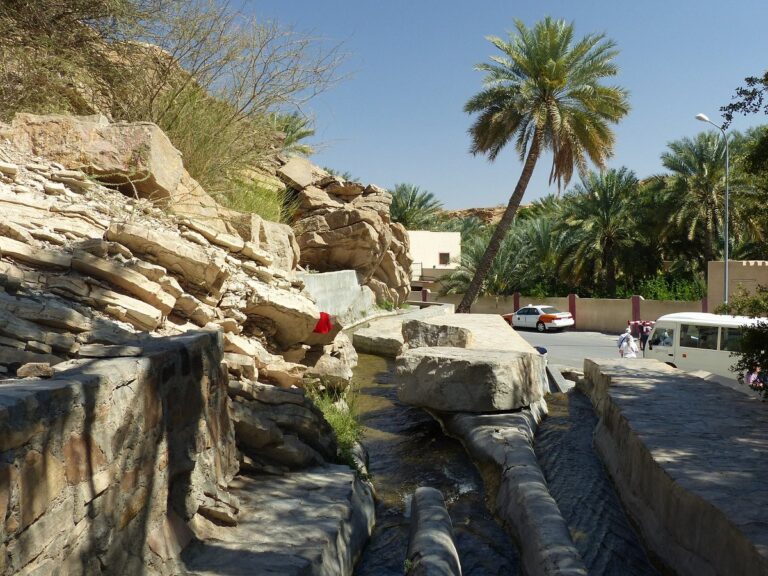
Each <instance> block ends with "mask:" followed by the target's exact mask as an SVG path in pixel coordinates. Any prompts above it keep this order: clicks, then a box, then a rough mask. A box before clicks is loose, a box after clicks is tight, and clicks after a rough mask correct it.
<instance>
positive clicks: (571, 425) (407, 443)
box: [354, 354, 659, 576]
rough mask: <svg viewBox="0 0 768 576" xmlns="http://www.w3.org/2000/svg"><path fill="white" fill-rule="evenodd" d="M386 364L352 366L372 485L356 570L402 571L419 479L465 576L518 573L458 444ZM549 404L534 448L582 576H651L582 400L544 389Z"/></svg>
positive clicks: (369, 573) (370, 574) (371, 360)
mask: <svg viewBox="0 0 768 576" xmlns="http://www.w3.org/2000/svg"><path fill="white" fill-rule="evenodd" d="M393 368H394V365H393V363H392V362H391V361H388V360H385V359H383V358H378V357H376V356H367V355H363V354H361V355H360V361H359V364H358V367H357V369H356V371H355V389H356V391H357V394H358V395H357V398H356V400H355V405H354V406H355V412H356V413H357V414H358V416H359V417H360V420H361V422H362V424H363V427H364V431H365V436H364V439H363V443H364V444H365V446H366V448H367V450H368V453H369V459H370V462H369V472H370V473H371V474H372V477H373V483H374V486H375V489H376V527H375V529H374V533H373V535H372V537H371V540H370V541H369V544H368V546H367V548H366V550H365V552H364V553H363V556H362V558H361V560H360V562H358V565H357V567H356V569H355V574H356V575H357V576H388V575H402V574H403V572H404V562H405V556H406V550H407V546H408V530H409V504H410V502H409V499H410V496H411V495H412V494H413V492H414V490H415V489H416V488H417V487H419V486H431V487H433V488H437V489H438V490H440V491H441V492H442V493H443V497H444V498H445V500H446V504H447V508H448V511H449V513H450V515H451V519H452V521H453V526H454V533H455V538H456V546H457V548H458V551H459V556H460V559H461V565H462V571H463V574H464V575H465V576H466V575H469V576H473V575H487V574H499V575H501V574H504V575H515V574H519V573H520V566H519V564H520V560H519V556H518V551H517V550H516V549H515V546H514V544H513V543H512V540H511V539H510V537H509V536H508V535H507V534H506V532H505V531H504V530H503V529H502V528H501V526H500V525H499V524H498V523H497V522H496V521H495V520H494V518H493V517H492V515H491V514H490V513H489V512H488V509H487V508H486V506H485V497H486V496H485V492H484V489H483V483H482V480H481V478H480V475H479V473H478V471H477V470H476V468H475V466H474V465H473V464H472V462H471V460H470V459H469V457H468V456H467V455H466V453H465V451H464V448H463V447H462V446H461V444H460V443H459V442H458V441H456V440H454V439H452V438H449V437H447V436H445V435H444V434H443V433H442V430H441V429H440V425H439V424H438V423H437V422H436V421H435V420H433V419H432V417H431V416H429V415H428V414H427V413H426V412H424V411H423V410H420V409H418V408H413V407H410V406H407V405H404V404H401V403H400V402H399V401H398V400H397V393H396V390H397V385H396V383H395V382H394V378H393V376H394V374H393V372H394V370H393ZM547 404H548V406H549V416H548V417H547V418H545V419H544V420H543V421H542V423H541V425H540V426H539V430H538V432H537V434H536V439H535V443H534V448H535V450H536V454H537V457H538V459H539V464H540V465H541V468H542V471H543V472H544V475H545V477H546V479H547V483H548V485H549V489H550V492H551V494H552V496H553V497H554V499H555V500H556V501H557V504H558V505H559V507H560V510H561V511H562V514H563V517H564V518H565V521H566V523H567V524H568V527H569V529H570V531H571V535H572V537H573V540H574V543H575V545H576V548H577V549H578V551H579V553H580V554H581V556H582V557H583V559H584V563H585V564H586V566H587V570H588V571H589V574H590V576H651V575H657V574H659V572H658V571H657V569H656V568H655V567H654V565H653V564H652V563H651V561H650V560H649V558H648V555H647V554H646V552H645V550H644V549H643V547H642V544H641V541H640V538H639V537H638V535H637V533H636V532H635V530H634V528H633V526H632V524H631V523H630V521H629V519H628V518H627V516H626V514H625V512H624V509H623V507H622V505H621V502H620V500H619V498H618V495H617V494H616V491H615V489H614V487H613V484H612V482H611V480H610V478H609V477H608V475H607V472H606V470H605V468H604V466H603V464H602V461H601V460H600V458H599V456H598V455H597V453H596V452H595V450H594V447H593V445H592V434H593V431H594V429H595V426H596V425H597V416H596V414H595V412H594V410H593V409H592V405H591V403H590V401H589V399H588V398H586V397H585V396H584V395H582V394H580V393H578V392H575V391H574V392H571V393H569V394H553V395H550V396H548V397H547Z"/></svg>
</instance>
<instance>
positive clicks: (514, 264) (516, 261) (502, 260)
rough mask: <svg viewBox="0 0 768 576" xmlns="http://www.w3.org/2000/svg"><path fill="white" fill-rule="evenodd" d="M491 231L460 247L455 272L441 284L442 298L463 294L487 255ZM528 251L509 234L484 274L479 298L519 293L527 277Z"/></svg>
mask: <svg viewBox="0 0 768 576" xmlns="http://www.w3.org/2000/svg"><path fill="white" fill-rule="evenodd" d="M490 237H491V233H490V231H485V233H480V234H478V235H475V236H471V237H470V238H469V239H468V240H467V241H466V242H462V245H461V261H460V262H459V266H458V268H457V269H456V270H455V271H454V272H452V273H451V274H450V275H449V276H447V277H446V278H445V279H443V280H442V282H441V284H442V286H441V292H442V293H443V294H463V293H466V290H467V287H468V286H469V283H470V282H471V281H472V279H473V278H474V276H475V274H476V271H477V266H478V264H479V263H480V262H481V261H482V258H483V254H485V253H486V252H487V249H488V241H489V240H490ZM527 261H528V249H527V247H526V246H525V245H524V244H523V243H522V242H520V238H519V236H518V235H517V234H508V235H507V237H506V238H505V239H504V241H503V242H502V243H501V247H500V249H499V251H498V252H497V254H496V258H494V260H493V263H492V264H491V268H490V270H489V272H488V274H486V276H485V279H484V281H483V285H482V286H481V288H480V295H485V294H489V295H492V296H504V295H508V294H512V293H513V292H514V291H515V290H517V289H518V286H519V283H520V279H521V278H522V277H524V276H525V275H526V273H527Z"/></svg>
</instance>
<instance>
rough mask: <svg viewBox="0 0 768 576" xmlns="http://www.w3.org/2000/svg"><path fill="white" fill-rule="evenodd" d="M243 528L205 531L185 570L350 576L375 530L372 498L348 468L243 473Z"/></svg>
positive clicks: (199, 574) (236, 491)
mask: <svg viewBox="0 0 768 576" xmlns="http://www.w3.org/2000/svg"><path fill="white" fill-rule="evenodd" d="M229 489H230V492H231V493H232V494H233V495H235V496H237V498H238V499H239V501H240V515H239V517H238V524H237V526H233V527H223V526H219V525H216V524H213V523H208V524H207V525H206V526H202V525H201V526H199V528H200V529H201V530H202V531H203V532H204V533H205V532H208V533H207V534H205V536H206V537H205V541H204V542H196V543H194V544H191V545H190V546H189V547H188V548H187V549H186V550H185V551H184V553H183V555H182V560H183V567H180V569H181V568H183V569H184V573H188V574H194V575H196V576H209V575H210V576H213V575H222V574H226V575H227V576H240V575H242V576H246V575H252V574H263V575H268V574H275V575H278V574H279V575H280V576H291V575H302V576H303V575H328V576H331V575H342V574H351V573H352V567H353V564H354V561H355V559H356V558H357V556H358V555H359V554H360V553H361V552H362V549H363V546H364V544H365V542H366V541H367V539H368V536H369V535H370V533H371V530H372V529H373V523H374V509H373V495H372V492H371V489H370V487H369V485H368V484H367V483H364V482H362V481H361V480H360V479H359V478H358V477H357V475H356V473H355V472H354V471H353V470H351V469H350V468H349V467H348V466H339V465H328V466H324V467H320V468H314V469H310V470H307V471H303V472H295V473H290V474H286V475H284V476H274V477H268V476H259V477H258V478H250V477H248V476H238V477H237V478H236V479H235V480H234V481H233V482H232V483H231V484H230V486H229Z"/></svg>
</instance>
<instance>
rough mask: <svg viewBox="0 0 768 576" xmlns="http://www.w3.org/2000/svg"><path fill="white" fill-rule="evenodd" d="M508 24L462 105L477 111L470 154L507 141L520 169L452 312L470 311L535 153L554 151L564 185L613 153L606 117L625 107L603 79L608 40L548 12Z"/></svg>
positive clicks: (612, 119) (494, 150)
mask: <svg viewBox="0 0 768 576" xmlns="http://www.w3.org/2000/svg"><path fill="white" fill-rule="evenodd" d="M515 28H516V30H517V33H516V35H510V37H509V39H508V40H503V39H501V38H497V37H490V38H489V41H490V42H491V43H492V44H493V45H494V46H495V47H496V48H497V49H498V50H499V51H500V52H501V55H499V56H493V57H491V60H492V63H483V64H479V65H478V66H477V69H478V70H481V71H483V72H485V73H486V77H485V82H484V84H485V88H484V89H483V90H482V91H481V92H480V93H478V94H476V95H475V96H474V97H472V98H471V99H470V100H469V101H468V102H467V103H466V105H465V106H464V110H465V111H466V112H468V113H470V114H479V116H478V117H477V118H476V120H475V122H474V123H473V125H472V126H471V128H470V130H469V133H470V135H471V137H472V146H471V151H472V153H473V154H487V155H488V158H489V160H491V161H493V160H495V159H496V157H497V156H498V154H499V153H500V152H501V150H502V149H503V148H504V147H505V146H506V145H507V144H508V143H509V142H510V141H512V140H514V144H515V149H516V150H517V152H518V154H519V155H520V159H521V161H523V170H522V172H521V174H520V178H519V179H518V181H517V185H516V186H515V190H514V192H513V194H512V196H511V198H510V200H509V203H508V205H507V208H506V210H505V212H504V216H502V219H501V221H500V222H499V224H498V226H497V227H496V230H495V232H494V234H493V236H492V237H491V239H490V241H489V243H488V249H487V251H486V254H485V255H484V256H483V259H482V261H481V262H480V264H479V265H478V267H477V270H476V273H475V276H474V278H473V279H472V282H471V283H470V285H469V287H468V289H467V292H466V293H465V295H464V298H463V300H462V301H461V304H459V306H458V308H457V311H458V312H469V310H470V307H471V305H472V303H473V302H474V301H475V299H476V298H477V295H478V293H479V291H480V287H481V286H482V285H483V282H484V279H485V276H486V274H488V271H489V270H490V267H491V264H492V262H493V260H494V258H495V256H496V253H497V252H498V250H499V247H500V246H501V243H502V240H503V239H504V237H505V236H506V233H507V231H508V230H509V227H510V226H511V224H512V220H513V218H514V216H515V212H516V211H517V208H518V206H519V205H520V201H521V200H522V198H523V195H524V194H525V189H526V188H527V186H528V182H529V181H530V178H531V175H532V174H533V169H534V167H535V166H536V162H537V161H538V159H539V156H540V155H541V153H542V152H543V151H544V150H550V151H551V152H552V155H553V161H552V167H551V170H550V174H549V179H550V183H551V182H557V184H558V187H560V186H561V185H567V184H568V182H569V181H570V179H571V176H572V175H573V171H574V168H576V169H578V170H579V172H582V173H583V172H585V171H586V169H587V163H588V161H592V162H593V163H594V164H595V165H597V166H598V167H600V168H602V167H603V166H604V165H605V161H606V159H607V158H608V157H610V155H611V154H612V153H613V144H614V136H613V132H612V130H611V128H610V124H611V123H616V122H618V121H619V120H620V119H621V118H623V117H624V116H625V115H626V114H627V112H628V111H629V104H628V101H627V92H626V90H624V89H623V88H620V87H617V86H607V85H605V84H603V80H604V79H605V78H608V77H612V76H615V75H616V74H617V72H618V68H617V66H616V65H615V63H614V58H615V57H616V55H617V50H616V49H615V44H614V42H613V41H611V40H608V39H606V37H605V36H604V35H602V34H597V35H595V34H590V35H587V36H585V37H584V38H583V39H581V40H579V41H577V42H575V41H574V37H573V36H574V33H573V25H572V24H568V23H566V22H564V21H562V20H552V19H551V18H546V19H544V20H543V21H541V22H539V23H537V24H536V25H535V26H534V27H533V28H532V29H529V28H527V27H526V26H525V24H524V23H523V22H522V21H520V20H516V21H515Z"/></svg>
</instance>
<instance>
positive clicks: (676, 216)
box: [656, 131, 736, 278]
mask: <svg viewBox="0 0 768 576" xmlns="http://www.w3.org/2000/svg"><path fill="white" fill-rule="evenodd" d="M668 147H669V150H668V151H667V152H664V153H663V154H662V155H661V162H662V164H663V166H664V167H665V168H666V169H667V170H669V174H664V175H661V176H657V177H656V183H657V189H658V190H659V191H660V192H661V193H662V194H663V196H664V197H663V198H662V200H663V201H665V202H666V203H667V205H668V206H669V209H668V214H669V216H668V217H667V226H666V230H665V236H669V237H672V236H673V235H674V234H675V233H682V234H684V236H685V238H686V240H687V241H688V243H689V245H691V246H695V253H696V255H697V257H696V260H697V261H698V264H699V267H700V269H701V270H702V271H703V272H704V276H705V278H706V274H707V263H708V262H710V261H711V260H714V259H715V257H716V256H717V255H718V254H719V253H720V243H721V239H720V237H721V231H722V229H723V209H724V197H723V195H724V190H725V142H724V141H723V139H722V138H721V137H720V134H719V133H717V132H714V131H711V132H701V133H699V134H697V135H696V137H694V138H692V139H691V138H683V139H682V140H676V141H674V142H670V143H669V144H668ZM734 176H736V175H735V174H734ZM731 182H732V183H733V179H731Z"/></svg>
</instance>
